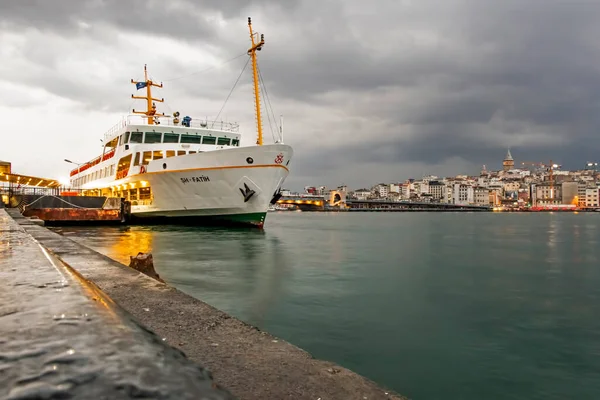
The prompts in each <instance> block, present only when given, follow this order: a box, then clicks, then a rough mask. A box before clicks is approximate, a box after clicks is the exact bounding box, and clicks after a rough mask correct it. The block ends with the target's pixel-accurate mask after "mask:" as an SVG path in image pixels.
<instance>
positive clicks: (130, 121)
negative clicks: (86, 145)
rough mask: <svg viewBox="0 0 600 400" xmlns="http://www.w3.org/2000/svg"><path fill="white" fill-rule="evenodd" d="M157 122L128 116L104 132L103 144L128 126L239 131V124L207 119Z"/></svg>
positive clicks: (161, 119)
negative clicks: (149, 122) (151, 123)
mask: <svg viewBox="0 0 600 400" xmlns="http://www.w3.org/2000/svg"><path fill="white" fill-rule="evenodd" d="M184 118H185V117H184ZM157 120H158V123H157V124H154V125H148V122H147V121H148V117H145V116H140V115H128V116H127V117H124V118H123V119H122V120H121V121H120V122H119V123H117V124H115V125H114V126H113V127H112V128H110V129H109V130H108V131H106V133H105V134H104V142H105V143H107V142H108V141H109V140H111V139H113V138H114V137H115V136H116V135H118V134H119V133H121V132H122V131H123V129H124V128H125V127H127V126H130V125H132V126H144V127H152V128H162V127H168V128H177V129H186V128H188V129H189V128H191V129H203V130H204V129H205V130H211V131H220V132H232V133H238V132H239V130H240V124H239V123H237V122H229V121H216V120H209V119H207V118H204V119H203V118H190V120H189V121H185V122H184V119H178V118H173V117H159V118H157ZM175 120H178V121H179V122H177V123H175Z"/></svg>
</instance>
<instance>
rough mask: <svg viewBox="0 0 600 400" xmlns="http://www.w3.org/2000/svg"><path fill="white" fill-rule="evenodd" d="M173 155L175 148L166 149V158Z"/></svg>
mask: <svg viewBox="0 0 600 400" xmlns="http://www.w3.org/2000/svg"><path fill="white" fill-rule="evenodd" d="M169 157H175V150H167V158H169Z"/></svg>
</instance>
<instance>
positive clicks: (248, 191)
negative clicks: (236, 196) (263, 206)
mask: <svg viewBox="0 0 600 400" xmlns="http://www.w3.org/2000/svg"><path fill="white" fill-rule="evenodd" d="M244 188H245V190H244V189H242V188H239V189H240V192H242V196H244V203H246V202H247V201H248V200H250V198H251V197H252V196H254V194H255V193H256V192H255V191H254V190H252V189H250V188H249V187H248V185H247V184H245V183H244Z"/></svg>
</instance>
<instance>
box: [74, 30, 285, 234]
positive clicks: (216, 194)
mask: <svg viewBox="0 0 600 400" xmlns="http://www.w3.org/2000/svg"><path fill="white" fill-rule="evenodd" d="M248 29H249V31H250V41H251V47H250V49H249V50H248V56H249V57H250V59H251V60H250V61H251V64H252V70H253V71H252V72H253V84H254V103H255V104H254V105H255V113H256V129H257V141H256V145H252V146H240V139H241V135H240V133H239V124H237V123H233V122H223V121H209V120H206V119H204V120H203V119H197V118H191V117H189V116H184V117H182V118H181V120H180V114H179V113H178V112H175V113H173V115H172V116H169V115H165V114H161V113H158V112H157V109H156V103H161V102H164V99H157V98H153V97H152V87H158V88H162V87H163V85H162V83H161V84H157V83H155V82H153V81H152V80H151V79H149V78H148V71H147V69H146V66H144V80H143V81H134V80H133V79H132V80H131V83H133V84H135V85H136V89H137V90H140V89H145V91H146V95H145V96H134V95H132V96H131V97H132V98H134V99H143V100H145V101H146V104H147V109H146V110H145V111H136V110H135V109H134V110H132V111H133V114H132V115H128V116H127V117H125V118H123V120H122V121H121V122H119V123H118V124H117V125H115V126H114V127H113V128H111V129H110V130H109V131H108V132H107V133H106V134H105V135H104V140H103V143H104V148H103V151H102V154H101V155H100V156H99V157H97V158H95V159H93V160H91V161H89V162H87V163H85V164H81V165H78V167H77V168H75V169H73V170H72V171H71V173H70V181H71V187H73V188H79V189H82V191H83V193H84V194H89V195H105V196H117V197H122V198H125V199H127V200H128V201H129V202H130V204H131V218H132V220H133V221H148V222H149V221H153V222H156V221H159V222H167V223H171V222H175V223H176V222H184V223H199V224H204V223H214V222H217V223H219V224H220V223H241V224H250V225H254V226H257V227H260V228H262V227H263V225H264V221H265V217H266V213H267V209H268V207H269V205H270V204H275V203H276V201H277V199H278V198H279V197H281V195H280V190H281V186H282V184H283V182H284V180H285V178H286V177H287V176H288V173H289V169H288V166H289V163H290V160H291V159H292V156H293V150H292V148H291V147H290V146H288V145H285V144H283V142H282V140H281V138H279V140H275V143H273V144H264V143H263V131H262V121H261V106H260V92H259V82H258V69H257V55H256V52H257V51H259V50H261V49H262V48H263V46H264V43H265V41H264V35H261V36H260V38H259V36H258V34H257V33H255V32H253V29H252V23H251V19H250V18H248ZM66 161H69V160H66Z"/></svg>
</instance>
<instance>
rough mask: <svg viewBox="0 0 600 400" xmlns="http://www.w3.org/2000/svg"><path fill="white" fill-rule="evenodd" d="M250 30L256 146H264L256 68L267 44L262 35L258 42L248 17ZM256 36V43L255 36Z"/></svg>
mask: <svg viewBox="0 0 600 400" xmlns="http://www.w3.org/2000/svg"><path fill="white" fill-rule="evenodd" d="M248 29H249V30H250V41H251V42H252V47H250V48H249V49H248V55H250V57H251V58H252V77H253V81H254V105H255V107H256V130H257V133H258V137H257V138H256V144H257V145H259V146H262V144H263V134H262V119H261V117H260V92H259V86H258V67H257V66H256V51H257V50H258V51H260V50H261V49H262V46H263V45H264V44H265V35H263V34H261V35H260V42H258V33H254V32H252V20H251V19H250V17H248ZM255 35H256V41H255V40H254V36H255Z"/></svg>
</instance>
